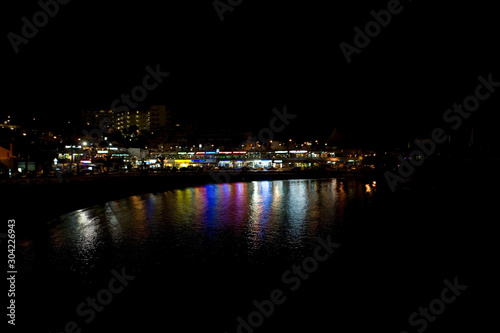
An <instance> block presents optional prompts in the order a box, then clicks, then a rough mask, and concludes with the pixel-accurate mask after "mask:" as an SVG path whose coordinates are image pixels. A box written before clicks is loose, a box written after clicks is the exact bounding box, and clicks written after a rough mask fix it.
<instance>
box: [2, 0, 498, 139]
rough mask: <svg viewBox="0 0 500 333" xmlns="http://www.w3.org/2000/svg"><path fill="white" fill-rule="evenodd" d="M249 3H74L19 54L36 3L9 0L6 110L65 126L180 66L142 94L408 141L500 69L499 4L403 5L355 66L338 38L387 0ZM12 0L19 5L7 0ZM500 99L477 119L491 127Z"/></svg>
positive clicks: (183, 112)
mask: <svg viewBox="0 0 500 333" xmlns="http://www.w3.org/2000/svg"><path fill="white" fill-rule="evenodd" d="M224 2H225V1H224ZM270 2H271V1H250V0H244V1H242V3H241V4H240V5H238V6H237V7H235V8H234V11H232V12H226V13H225V20H224V21H223V22H221V21H220V19H219V17H218V15H217V13H216V11H215V9H214V7H213V4H212V3H213V1H212V0H207V1H162V2H160V1H130V2H115V3H113V4H111V3H110V2H105V3H104V2H103V1H93V0H91V1H76V0H73V1H71V2H69V3H68V4H66V5H61V6H60V8H59V12H58V13H57V14H56V15H55V16H54V17H53V18H50V19H49V21H48V24H47V25H46V26H44V27H42V28H39V32H38V34H37V35H36V36H35V37H33V38H32V39H30V40H29V42H28V43H27V44H22V45H20V46H19V53H18V54H15V53H14V51H13V48H12V46H11V44H10V42H9V40H8V38H7V34H8V33H9V32H14V33H17V34H20V32H21V27H22V25H23V22H22V21H21V18H22V17H23V16H26V17H28V18H29V19H30V21H32V16H33V14H34V13H36V12H37V11H39V10H40V7H39V5H38V4H37V1H33V0H29V1H23V2H22V3H15V4H13V3H12V2H8V3H6V4H4V6H5V7H6V8H5V9H4V10H3V16H2V21H3V22H4V25H3V26H4V36H5V37H4V43H3V47H4V48H3V52H2V53H3V54H6V56H4V57H2V58H3V61H4V70H3V71H2V72H3V73H4V75H2V77H3V78H4V80H5V82H6V84H7V87H6V88H4V89H5V90H4V94H3V96H4V101H5V103H4V104H3V107H2V108H1V111H0V117H1V119H2V121H3V120H5V117H6V116H7V115H11V117H13V118H14V122H21V123H22V122H23V121H25V120H27V119H31V118H32V117H33V116H35V117H36V119H37V121H40V122H41V123H50V124H64V123H66V122H67V120H69V119H74V118H75V117H78V114H79V112H80V110H81V109H84V108H86V109H96V108H99V109H100V108H104V109H109V108H110V105H111V102H112V101H113V100H114V99H115V98H117V97H119V96H120V94H122V93H130V91H131V89H132V88H133V87H134V86H136V85H138V84H140V83H141V82H142V79H143V77H144V75H145V74H146V71H145V67H146V66H148V65H149V66H151V67H155V66H156V65H157V64H159V65H160V68H161V70H162V71H166V72H170V76H169V77H168V78H166V79H165V80H164V82H163V83H162V84H161V85H160V86H159V87H158V88H156V89H155V90H154V91H153V92H150V93H149V94H148V97H147V99H146V100H145V102H144V103H143V106H144V107H147V106H149V105H150V104H166V105H167V106H168V108H169V109H171V110H172V111H173V112H175V113H176V114H178V115H179V116H181V117H184V118H185V119H188V120H193V119H196V121H197V122H198V123H199V124H205V125H206V124H211V125H213V126H218V127H231V128H235V129H239V128H241V129H246V128H251V129H254V130H258V129H259V128H261V127H263V126H267V125H268V123H269V119H270V118H271V117H272V116H273V114H272V112H271V110H272V109H273V108H275V107H276V108H278V109H281V108H282V107H283V106H284V105H286V106H287V108H288V111H289V112H290V113H294V114H298V117H297V118H296V119H294V121H293V122H292V124H291V125H290V127H289V128H287V134H288V133H290V134H293V133H298V134H302V135H304V136H318V137H319V138H323V137H325V136H327V135H328V134H329V133H330V132H331V131H332V130H333V128H334V127H338V128H339V129H340V130H341V132H342V134H344V136H346V137H349V138H354V139H356V140H360V141H373V140H382V141H384V140H385V141H387V140H392V138H394V139H395V140H403V141H404V140H408V139H411V138H414V137H415V136H422V135H426V134H427V131H429V130H431V129H432V128H434V127H436V126H440V125H441V124H442V120H441V118H442V114H443V112H444V111H445V110H446V109H447V108H448V107H451V106H452V105H453V103H455V102H461V101H462V100H463V98H465V97H466V96H467V95H468V94H471V93H473V91H474V88H475V86H476V85H477V76H478V75H481V74H482V75H487V74H489V73H493V75H494V77H496V78H498V80H499V81H500V71H499V70H498V69H499V68H500V66H498V60H499V59H500V57H499V55H500V54H499V53H500V52H499V51H498V44H499V39H498V35H499V33H500V28H499V27H500V23H499V22H500V20H499V19H498V15H497V13H498V11H497V10H496V9H495V8H494V4H493V3H491V2H490V3H487V4H484V5H481V4H479V3H478V2H458V3H457V2H453V3H450V4H446V5H444V4H441V5H439V6H438V5H437V4H436V3H435V2H433V1H423V0H419V1H411V2H410V1H409V0H406V1H401V5H402V6H403V10H402V12H401V13H399V14H397V15H392V20H391V22H390V23H389V24H388V26H387V27H385V28H382V30H381V32H380V33H379V35H378V36H376V37H373V38H372V40H371V42H370V44H369V45H368V46H367V47H366V48H364V49H362V50H361V53H360V54H354V55H353V56H352V62H351V63H350V64H348V63H347V62H346V60H345V58H344V56H343V54H342V52H341V50H340V47H339V44H340V42H342V41H345V42H347V43H349V44H353V38H354V34H355V32H354V30H353V28H354V27H355V26H358V27H360V28H362V29H364V26H365V24H366V23H367V22H369V21H371V20H373V18H372V16H371V15H370V11H371V10H375V11H379V10H382V9H386V8H387V4H388V1H365V2H361V1H336V2H320V1H316V2H304V1H272V4H271V3H270ZM9 7H10V8H9ZM498 102H499V97H498V96H493V97H492V98H491V99H490V100H488V101H487V102H485V103H484V105H482V106H481V111H480V112H481V114H477V116H476V115H475V116H474V117H475V119H472V120H471V123H472V122H477V123H478V126H479V124H482V125H483V126H484V128H485V130H492V128H493V127H492V125H491V121H490V119H489V117H490V116H491V115H492V113H493V112H495V111H496V112H498V108H496V107H495V106H497V105H498V104H499V103H498Z"/></svg>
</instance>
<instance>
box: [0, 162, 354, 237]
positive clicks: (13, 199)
mask: <svg viewBox="0 0 500 333" xmlns="http://www.w3.org/2000/svg"><path fill="white" fill-rule="evenodd" d="M218 176H220V177H215V178H216V179H219V180H220V181H216V180H215V179H214V177H212V176H211V175H210V174H209V173H175V174H148V175H132V176H124V175H111V176H108V177H106V176H100V177H87V178H76V179H75V178H73V179H71V178H70V179H69V180H68V181H67V182H62V183H59V182H51V183H39V182H33V183H8V184H2V185H1V193H2V194H1V196H2V201H1V202H2V203H3V204H2V206H3V207H5V216H6V217H8V218H9V219H18V220H19V222H18V224H17V226H18V228H19V231H20V232H22V233H23V234H24V233H31V232H36V231H38V230H40V229H41V228H46V227H50V225H51V222H52V221H53V220H55V219H57V218H58V217H59V216H61V215H63V214H67V213H70V212H73V211H75V210H79V209H83V208H86V207H91V206H94V205H98V204H102V203H105V202H108V201H113V200H119V199H123V198H126V197H130V196H133V195H139V194H146V193H161V192H165V191H170V190H174V189H179V188H187V187H192V186H203V185H207V184H217V183H235V182H251V181H266V180H269V181H272V180H288V179H319V178H342V177H355V176H356V177H357V176H358V175H354V174H352V173H345V172H307V171H306V172H304V171H303V172H293V173H292V172H235V173H231V172H225V173H221V174H220V175H218Z"/></svg>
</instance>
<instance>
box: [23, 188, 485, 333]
mask: <svg viewBox="0 0 500 333" xmlns="http://www.w3.org/2000/svg"><path fill="white" fill-rule="evenodd" d="M450 192H451V191H448V192H447V191H444V192H436V193H434V192H431V193H418V194H413V193H410V194H408V193H403V194H397V195H390V196H389V195H387V196H383V195H378V194H377V191H376V186H374V184H372V183H368V184H367V183H365V182H363V181H360V180H356V179H349V178H348V179H346V180H344V179H342V180H338V179H321V180H289V181H262V182H251V183H232V184H219V185H206V186H199V187H192V188H186V189H179V190H173V191H168V192H164V193H151V194H146V195H137V196H133V197H130V198H126V199H123V200H118V201H112V202H107V203H105V204H102V205H97V206H93V207H89V208H86V209H81V210H78V211H75V212H72V213H70V214H66V215H63V216H61V217H60V218H59V219H57V220H56V221H53V222H52V227H51V228H49V229H48V230H47V232H46V234H43V235H39V236H37V237H34V238H30V239H20V240H19V242H18V250H17V251H18V256H19V262H18V270H19V271H20V272H22V274H20V275H19V282H18V290H19V297H18V303H19V307H18V312H17V313H18V315H17V321H18V323H19V324H24V325H30V326H31V327H35V329H36V330H37V331H40V332H64V330H65V327H67V331H68V332H71V331H74V332H78V330H79V329H81V332H115V331H131V332H132V331H144V332H149V331H151V332H153V331H154V332H156V331H162V332H244V333H251V332H305V331H307V332H336V331H337V332H361V331H363V330H366V329H368V328H372V330H381V329H382V328H383V329H384V330H386V331H393V332H401V331H403V330H406V331H408V332H416V331H417V329H422V328H423V326H424V323H423V322H420V324H419V325H414V326H410V324H409V322H408V317H409V316H410V315H411V314H412V313H413V312H415V311H418V309H419V307H420V306H427V305H428V304H429V302H431V301H432V300H433V299H435V298H436V297H439V296H440V292H441V290H442V289H443V288H444V287H445V284H443V281H444V279H448V280H450V281H453V279H454V278H456V277H457V278H458V280H459V283H461V284H464V285H471V287H468V289H467V290H466V291H464V292H463V295H460V296H459V297H457V300H456V302H454V303H453V304H449V305H446V307H447V309H446V315H445V314H444V312H443V314H441V313H440V314H439V315H440V320H438V321H436V320H435V321H432V322H430V321H429V320H427V322H428V323H427V324H426V325H428V327H426V330H428V331H429V332H443V331H452V330H453V328H454V327H461V325H463V324H464V323H463V322H460V320H458V322H457V318H461V317H463V316H464V314H467V313H469V315H470V312H468V311H469V310H470V309H472V308H475V307H476V305H475V304H476V303H477V299H475V298H474V297H478V295H480V294H481V293H479V291H478V289H479V287H476V288H475V287H474V283H478V286H479V285H481V283H479V282H478V281H481V282H482V283H483V286H484V283H485V280H484V279H483V278H481V279H480V280H477V279H476V277H477V276H476V274H478V276H479V275H480V274H482V273H484V272H485V271H487V270H488V269H489V268H490V267H492V266H484V265H483V264H480V263H479V262H480V259H485V258H487V257H488V256H489V255H490V252H489V251H491V250H492V249H491V248H490V246H491V244H488V242H486V240H487V236H486V235H483V240H485V242H477V241H476V240H475V239H474V238H475V237H478V236H479V235H480V234H481V232H478V230H481V229H483V231H487V228H486V226H487V225H488V224H487V222H486V221H485V220H484V219H485V218H487V217H486V215H485V214H483V213H484V212H481V211H479V209H481V207H477V205H478V203H477V202H474V203H472V201H469V203H470V204H471V205H472V206H473V209H471V207H466V206H465V205H464V203H465V202H467V200H469V199H465V198H464V197H463V196H458V195H457V196H456V197H455V196H454V195H453V193H450ZM469 194H472V193H469ZM457 200H458V201H457ZM318 238H319V239H321V240H318ZM327 244H330V245H327ZM492 264H493V263H491V265H492ZM293 265H297V267H296V268H293ZM481 276H482V275H481ZM94 299H95V300H94ZM270 299H271V300H273V299H274V303H273V305H272V306H271V302H272V301H269V300H270ZM254 301H257V303H259V304H260V305H256V304H254ZM475 302H476V303H475ZM455 303H456V304H455ZM259 307H260V310H259ZM252 313H253V315H252ZM485 313H487V309H486V310H485ZM249 315H250V316H249ZM238 317H241V318H242V319H240V320H238ZM242 321H245V323H244V324H242ZM249 322H250V323H249ZM252 324H253V326H252ZM156 327H157V328H156Z"/></svg>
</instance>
